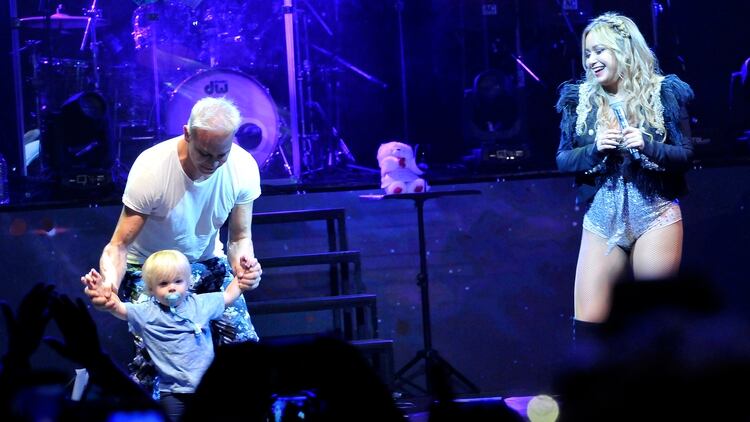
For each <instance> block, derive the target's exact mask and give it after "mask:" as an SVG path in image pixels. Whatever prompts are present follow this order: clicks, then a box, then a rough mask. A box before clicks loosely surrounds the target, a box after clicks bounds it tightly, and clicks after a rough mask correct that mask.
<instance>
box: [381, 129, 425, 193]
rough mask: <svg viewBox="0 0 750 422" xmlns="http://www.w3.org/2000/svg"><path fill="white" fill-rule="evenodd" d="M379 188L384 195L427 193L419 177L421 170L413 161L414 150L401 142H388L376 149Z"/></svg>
mask: <svg viewBox="0 0 750 422" xmlns="http://www.w3.org/2000/svg"><path fill="white" fill-rule="evenodd" d="M378 164H379V165H380V187H381V188H383V189H385V193H387V194H389V195H390V194H393V193H412V192H425V191H427V183H426V182H425V181H424V179H422V178H421V177H419V175H421V174H422V170H420V169H419V167H417V162H416V161H415V160H414V150H412V148H411V147H410V146H409V145H407V144H404V143H401V142H396V141H393V142H388V143H385V144H382V145H380V148H378Z"/></svg>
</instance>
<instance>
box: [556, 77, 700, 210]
mask: <svg viewBox="0 0 750 422" xmlns="http://www.w3.org/2000/svg"><path fill="white" fill-rule="evenodd" d="M578 89H579V84H577V83H565V84H563V85H562V87H561V88H560V99H559V100H558V102H557V111H558V112H559V113H562V121H561V123H560V146H559V147H558V149H557V168H558V169H559V170H560V171H562V172H571V173H575V174H576V178H575V181H576V187H577V188H578V193H577V195H576V202H577V203H578V204H586V205H588V204H589V203H590V202H591V200H592V199H593V197H594V195H595V194H596V191H597V190H598V189H599V187H600V186H601V184H602V183H603V182H604V180H606V179H607V177H609V176H611V175H613V174H615V173H617V172H625V173H629V174H630V175H632V178H633V180H634V181H635V184H636V186H637V187H638V189H640V190H641V192H643V193H644V194H646V195H650V194H656V193H658V194H660V195H662V196H663V197H665V198H667V199H674V198H677V197H680V196H682V195H684V194H686V193H687V185H686V184H685V177H684V174H685V172H686V171H687V170H688V169H689V168H690V166H691V164H692V158H693V143H692V140H691V138H690V125H689V123H688V116H687V111H686V109H685V105H686V104H687V102H688V101H689V100H691V99H692V98H693V91H692V89H690V86H688V84H686V83H685V82H683V81H681V80H680V79H679V78H678V77H677V76H676V75H667V76H665V77H664V79H663V80H662V83H661V101H662V105H663V107H664V128H665V129H666V131H667V139H666V141H664V142H659V141H658V139H661V138H662V137H663V135H659V134H657V133H656V132H655V130H654V129H652V128H646V130H647V131H648V132H649V133H650V134H651V135H653V138H650V137H648V136H644V142H645V146H644V148H643V150H642V151H641V154H643V155H645V156H647V157H648V158H649V160H650V161H652V162H653V163H655V164H657V165H658V166H659V167H660V168H661V169H662V170H663V171H652V170H646V169H643V168H641V166H640V163H638V162H637V161H635V160H632V159H631V158H630V157H625V158H624V159H623V160H621V161H618V160H607V162H606V163H605V165H603V166H599V164H601V163H602V161H603V160H604V157H605V156H606V155H607V154H608V153H604V152H599V151H597V149H596V144H595V142H596V133H595V132H594V131H590V130H589V129H593V128H595V127H596V113H597V107H596V106H595V105H594V106H593V108H592V110H591V111H590V112H589V115H588V116H587V117H586V125H587V129H586V132H585V133H583V134H582V135H577V134H576V118H577V115H576V107H577V105H578ZM618 156H619V154H618ZM597 166H598V167H601V168H598V169H595V168H596V167H597ZM592 170H594V171H592Z"/></svg>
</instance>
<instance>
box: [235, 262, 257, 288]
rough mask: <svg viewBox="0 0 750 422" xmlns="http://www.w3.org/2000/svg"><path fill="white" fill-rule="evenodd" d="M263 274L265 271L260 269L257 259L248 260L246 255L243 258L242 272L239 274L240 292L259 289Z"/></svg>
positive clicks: (241, 263)
mask: <svg viewBox="0 0 750 422" xmlns="http://www.w3.org/2000/svg"><path fill="white" fill-rule="evenodd" d="M262 273H263V270H262V269H261V268H260V263H259V262H258V260H257V259H255V258H248V257H246V256H244V255H243V256H241V257H240V270H239V271H238V272H237V283H238V284H239V287H240V290H242V291H243V292H244V291H247V290H252V289H254V288H256V287H258V284H260V275H261V274H262Z"/></svg>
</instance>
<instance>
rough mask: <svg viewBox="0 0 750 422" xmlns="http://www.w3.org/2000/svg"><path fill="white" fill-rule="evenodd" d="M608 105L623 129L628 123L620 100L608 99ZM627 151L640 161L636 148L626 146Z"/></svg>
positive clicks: (639, 154)
mask: <svg viewBox="0 0 750 422" xmlns="http://www.w3.org/2000/svg"><path fill="white" fill-rule="evenodd" d="M607 98H609V97H607ZM609 107H610V108H611V109H612V112H613V113H615V117H616V118H617V123H619V124H620V129H621V130H625V128H626V127H628V126H629V124H628V119H626V118H625V111H624V110H623V109H622V101H614V102H612V101H610V103H609ZM628 152H629V153H630V155H632V156H633V159H634V160H636V161H641V152H640V151H638V148H628Z"/></svg>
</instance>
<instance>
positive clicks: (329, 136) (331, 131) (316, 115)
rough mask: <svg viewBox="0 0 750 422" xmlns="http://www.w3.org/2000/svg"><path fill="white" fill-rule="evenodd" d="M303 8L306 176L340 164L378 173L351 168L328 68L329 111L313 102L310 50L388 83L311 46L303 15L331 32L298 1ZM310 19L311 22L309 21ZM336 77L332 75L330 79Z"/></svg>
mask: <svg viewBox="0 0 750 422" xmlns="http://www.w3.org/2000/svg"><path fill="white" fill-rule="evenodd" d="M300 1H301V2H302V3H303V5H304V9H300V12H303V13H300V17H301V31H300V32H301V42H300V43H299V45H300V48H301V50H302V51H303V52H304V55H302V56H301V57H303V60H302V68H301V71H300V74H301V75H302V76H303V77H302V78H300V79H301V84H304V90H303V92H304V93H305V94H306V98H303V100H304V101H303V106H302V108H301V110H302V116H303V117H302V122H303V126H302V130H303V138H302V139H303V140H304V142H305V143H304V145H305V146H306V147H307V151H306V162H307V164H308V165H307V169H308V171H307V173H306V174H307V175H310V174H314V173H318V172H320V171H324V170H327V169H331V168H334V167H336V166H337V165H339V164H344V165H345V166H346V167H348V168H350V169H358V170H363V171H367V172H372V173H379V170H376V169H370V168H366V167H361V166H357V165H354V163H355V162H356V159H355V158H354V155H353V154H352V152H351V150H350V149H349V147H348V146H347V145H346V141H345V140H344V138H343V137H342V136H341V134H340V132H339V130H338V128H337V127H338V126H339V124H338V117H339V113H338V101H337V93H336V92H335V91H336V88H337V87H338V81H337V80H331V78H332V76H331V75H333V72H330V70H331V69H328V70H327V71H326V74H325V76H326V80H325V88H326V95H327V100H328V101H327V103H328V105H329V107H328V109H329V110H331V109H332V111H331V112H326V110H325V108H324V107H323V106H322V105H321V103H320V101H317V100H316V99H315V96H314V94H313V83H312V69H313V60H312V59H311V54H310V53H311V48H312V49H313V50H316V51H317V52H320V53H323V54H324V55H325V56H326V57H327V58H330V59H331V60H332V61H334V62H337V63H339V64H341V65H344V66H345V67H347V68H349V69H350V70H352V71H353V72H355V73H357V74H359V75H360V76H362V77H364V78H365V79H367V80H369V81H371V82H373V83H376V84H378V85H380V86H381V87H384V88H385V87H387V84H385V83H383V82H381V81H379V80H378V79H377V78H375V77H373V76H371V75H369V74H367V73H366V72H364V71H362V70H360V69H358V68H357V67H355V66H354V65H352V64H351V63H349V62H347V61H346V60H344V59H343V58H341V57H339V56H338V55H336V54H334V53H332V52H331V51H329V50H326V49H325V48H322V47H320V46H318V45H316V44H313V43H311V42H310V37H309V34H308V25H307V23H308V19H307V15H305V14H304V13H307V14H309V16H311V17H312V18H314V20H315V21H316V22H317V23H318V25H319V26H320V28H321V29H322V30H323V31H324V32H325V33H326V34H327V35H328V36H329V37H333V36H334V31H333V30H332V29H331V27H330V26H329V25H327V24H326V22H325V20H324V19H323V15H321V14H320V13H319V12H318V11H317V10H315V7H314V6H313V5H312V4H311V3H310V2H309V1H307V0H300ZM333 15H334V16H337V15H338V14H337V13H334V14H333ZM311 20H312V19H311ZM333 77H335V76H333ZM331 114H333V115H334V119H331V118H329V115H331ZM321 140H322V143H323V145H318V146H319V147H321V148H318V150H316V148H315V145H314V144H315V143H316V142H320V141H321ZM315 152H318V153H319V154H315Z"/></svg>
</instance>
